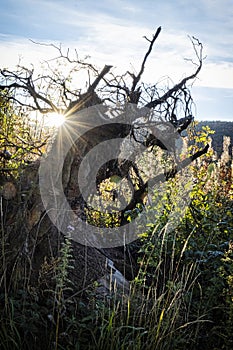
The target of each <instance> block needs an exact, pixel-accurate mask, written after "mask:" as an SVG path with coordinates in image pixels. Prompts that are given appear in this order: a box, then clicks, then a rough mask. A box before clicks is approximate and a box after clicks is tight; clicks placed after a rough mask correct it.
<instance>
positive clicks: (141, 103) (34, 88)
mask: <svg viewBox="0 0 233 350" xmlns="http://www.w3.org/2000/svg"><path fill="white" fill-rule="evenodd" d="M160 32H161V27H159V28H158V29H157V31H156V32H155V34H154V35H153V36H152V38H151V39H148V38H145V39H146V40H147V41H148V42H149V47H148V50H147V52H146V54H145V56H144V58H143V60H142V64H141V67H140V69H139V72H138V74H134V73H131V72H126V73H125V74H123V75H121V76H116V75H114V74H113V73H111V69H112V67H111V66H109V65H106V66H105V67H103V69H102V70H100V71H98V70H97V69H96V68H95V67H94V66H93V65H91V64H89V63H87V62H86V61H82V60H80V59H79V56H78V54H77V53H76V57H75V58H74V59H72V58H71V57H70V52H69V51H67V52H66V53H65V54H64V53H63V51H62V48H61V47H55V48H56V50H57V51H58V57H57V59H58V60H63V62H67V63H69V64H71V65H72V67H73V68H72V71H71V73H72V74H76V72H77V71H80V70H85V71H86V72H87V73H88V76H89V83H88V87H87V88H86V90H81V89H74V88H71V87H70V85H69V79H68V77H66V76H60V75H58V73H56V72H52V74H50V75H49V74H44V75H43V74H42V75H41V76H39V77H35V76H34V75H35V73H34V69H27V68H25V67H22V66H18V68H17V70H16V71H15V72H13V71H9V70H7V69H2V70H1V71H0V89H1V90H7V91H9V96H10V97H9V98H10V99H11V100H12V101H13V102H14V104H15V105H18V106H21V107H23V108H26V109H29V110H37V111H39V112H41V113H44V114H45V113H48V112H62V113H64V114H65V116H66V118H67V120H68V121H72V118H74V119H75V118H76V116H77V115H78V114H77V113H78V112H80V111H82V110H85V109H87V108H88V107H92V106H96V105H102V106H103V108H104V106H105V107H106V111H107V107H108V108H110V109H111V108H112V106H120V107H119V108H118V107H117V110H118V114H117V116H116V117H115V119H114V123H113V122H111V124H108V123H99V126H96V121H95V124H94V126H93V128H91V127H89V129H88V131H87V132H86V133H84V135H83V137H82V138H79V139H78V140H77V142H76V143H75V145H74V147H72V149H71V150H70V152H68V154H67V155H66V158H65V162H64V166H63V175H62V176H63V190H64V193H65V195H66V198H67V200H68V202H69V204H70V206H71V208H72V209H73V210H75V211H76V212H78V215H79V216H80V218H81V219H82V220H84V221H85V220H88V215H89V217H90V216H91V215H92V211H91V209H90V208H89V207H88V205H86V202H85V200H84V198H83V197H82V194H81V193H80V189H79V187H78V186H77V183H76V180H75V179H76V176H77V173H78V171H79V166H80V163H81V161H82V159H83V158H84V157H85V155H86V154H87V153H88V152H89V151H90V150H91V149H92V148H93V147H95V146H96V145H98V144H100V143H102V142H104V141H106V140H112V139H117V138H120V139H122V140H124V139H126V138H127V137H128V138H130V139H132V140H134V142H135V143H137V144H139V145H141V146H143V147H144V148H145V149H153V148H154V147H158V148H159V149H162V150H166V151H171V149H168V148H169V147H170V146H171V143H170V138H171V134H170V132H171V133H174V132H175V133H177V134H178V135H180V134H181V133H182V132H183V131H184V130H186V129H187V128H188V126H189V125H190V124H191V122H192V121H193V114H192V105H193V101H192V97H191V93H190V90H189V83H191V82H193V80H194V79H195V78H196V77H197V75H198V73H199V72H200V70H201V67H202V62H203V56H202V44H201V43H200V42H199V41H198V40H197V39H196V38H192V45H193V48H194V52H195V55H196V61H195V62H194V61H193V62H192V63H193V64H194V72H193V73H192V74H191V75H188V76H186V77H185V78H183V79H182V80H180V81H179V82H178V83H177V84H175V85H173V86H172V87H167V88H163V90H161V89H159V88H158V86H157V84H155V85H151V86H146V85H145V84H143V83H142V82H141V79H142V76H143V73H144V70H145V67H146V62H147V59H148V57H149V55H150V53H151V52H152V49H153V47H154V45H155V42H156V40H157V38H158V36H159V34H160ZM51 46H54V45H51ZM50 64H51V62H47V65H48V68H49V69H52V68H51V66H50ZM41 82H43V84H41ZM41 85H46V86H47V88H46V89H43V88H42V87H41ZM128 105H129V106H130V108H131V112H130V113H131V122H130V123H129V122H128V121H126V120H125V106H128ZM122 106H123V107H122ZM134 106H135V108H136V110H137V113H134V111H133V108H134ZM145 109H146V110H147V111H148V110H149V111H150V112H151V113H150V114H149V117H148V115H147V120H146V121H145V120H144V122H143V123H142V122H141V118H142V117H145V116H144V114H143V113H144V110H145ZM128 112H129V111H128ZM103 116H104V118H106V120H107V118H110V117H109V115H108V114H107V113H104V110H103V115H102V116H98V115H97V116H96V118H102V117H103ZM111 118H112V117H111ZM83 122H84V120H83ZM145 124H147V125H149V130H150V132H148V130H147V132H146V133H144V134H143V136H142V135H140V131H141V129H143V127H144V125H145ZM171 126H172V130H171V131H169V130H170V129H171ZM164 127H165V129H164ZM169 128H170V129H169ZM155 129H156V130H157V131H159V134H160V135H158V133H156V132H154V130H155ZM163 130H166V131H163ZM56 142H58V140H55V143H56ZM168 145H169V147H168ZM171 148H172V146H171ZM207 149H208V145H206V146H205V147H204V148H203V149H201V150H199V151H198V152H197V153H195V154H193V155H191V156H189V157H187V159H185V160H182V161H180V162H178V163H176V164H175V165H174V166H173V167H172V168H171V169H169V170H168V171H167V172H166V173H164V174H163V179H165V180H168V179H169V178H171V177H175V176H176V174H177V173H178V172H179V171H180V170H181V169H183V168H184V167H186V166H187V165H188V164H190V162H191V161H193V160H194V159H196V158H198V157H200V156H201V155H203V154H204V153H206V152H207ZM38 166H39V163H38V162H37V163H35V164H30V165H29V167H28V168H26V169H25V171H24V173H23V175H22V177H21V180H20V183H19V185H18V196H17V198H15V199H14V200H13V201H12V202H11V203H10V206H11V207H12V210H11V213H10V214H9V212H8V211H7V206H8V208H9V203H7V201H6V200H5V202H4V203H3V204H4V209H5V214H4V215H5V218H4V224H5V229H4V234H5V236H6V237H7V238H6V239H7V242H8V243H9V244H10V246H11V261H10V262H9V267H8V273H9V276H12V271H13V270H14V267H15V266H16V265H17V264H23V265H24V264H25V265H26V266H27V267H26V269H27V271H28V276H29V277H28V279H27V281H28V283H29V284H30V283H31V280H33V281H35V280H36V281H38V271H39V270H40V269H41V266H42V265H43V261H44V259H45V257H46V256H48V257H50V259H51V258H54V257H56V254H57V253H58V250H59V240H61V239H62V236H61V235H60V233H59V231H58V230H57V228H56V227H55V226H54V225H53V223H52V222H51V220H50V219H49V216H48V215H47V213H46V210H45V208H44V206H43V203H42V201H41V198H40V192H39V185H38ZM132 174H133V176H132ZM114 175H117V176H119V177H120V178H122V179H123V178H127V179H128V180H130V181H131V183H132V186H133V188H134V191H133V194H132V197H131V199H130V202H129V203H128V204H127V205H126V207H125V208H124V209H123V210H121V212H120V214H119V216H118V225H119V224H120V225H122V226H123V225H125V224H126V219H125V217H126V216H125V213H126V212H128V211H132V210H134V209H135V208H137V207H138V205H140V204H142V198H143V197H144V195H146V193H147V188H148V181H144V180H143V178H142V176H141V174H140V172H139V170H138V168H137V165H135V163H134V159H132V160H130V161H127V162H122V160H121V158H120V150H119V153H118V156H116V157H115V158H114V159H111V160H108V161H107V162H106V163H105V164H103V166H102V167H101V169H100V170H99V172H98V174H97V179H96V186H97V187H98V186H100V184H101V183H102V182H103V181H105V180H106V179H108V178H111V177H112V176H114ZM157 179H158V178H157ZM152 180H153V179H152ZM154 180H155V181H156V178H155V179H154ZM22 193H24V194H25V193H26V195H25V196H24V197H23V199H22ZM113 195H114V193H113ZM73 250H74V253H75V254H74V256H75V260H76V261H75V267H76V270H77V271H78V273H77V272H76V273H75V272H73V280H74V281H75V282H76V284H77V288H81V287H85V286H86V285H87V284H88V283H89V282H90V281H92V280H94V279H96V278H98V277H100V276H101V274H103V272H102V270H104V265H105V259H106V256H108V257H109V258H111V259H115V261H116V260H117V258H116V256H117V254H118V259H119V260H122V258H125V259H126V258H127V257H126V255H125V254H126V253H125V252H124V250H121V249H117V248H115V249H97V248H93V247H85V246H82V245H81V244H78V243H76V242H73ZM84 265H87V268H84ZM24 271H25V266H24ZM80 271H88V272H87V273H86V274H85V273H81V275H80Z"/></svg>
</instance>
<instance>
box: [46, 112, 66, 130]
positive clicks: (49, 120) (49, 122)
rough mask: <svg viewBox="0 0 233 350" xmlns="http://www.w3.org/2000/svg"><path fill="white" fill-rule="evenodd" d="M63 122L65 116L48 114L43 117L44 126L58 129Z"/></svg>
mask: <svg viewBox="0 0 233 350" xmlns="http://www.w3.org/2000/svg"><path fill="white" fill-rule="evenodd" d="M64 122H65V116H64V114H62V113H56V112H52V113H48V114H47V115H46V116H44V126H47V127H54V128H58V127H59V126H61V125H62V124H63V123H64Z"/></svg>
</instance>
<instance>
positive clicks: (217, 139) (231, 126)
mask: <svg viewBox="0 0 233 350" xmlns="http://www.w3.org/2000/svg"><path fill="white" fill-rule="evenodd" d="M206 125H208V126H209V127H210V129H211V130H214V131H215V133H214V134H213V135H211V137H212V140H213V143H212V146H213V148H214V150H215V151H216V152H217V154H218V156H219V155H221V154H222V151H223V137H224V136H230V138H231V145H233V122H226V121H202V122H199V124H198V125H197V129H198V130H200V129H201V128H202V127H203V126H206Z"/></svg>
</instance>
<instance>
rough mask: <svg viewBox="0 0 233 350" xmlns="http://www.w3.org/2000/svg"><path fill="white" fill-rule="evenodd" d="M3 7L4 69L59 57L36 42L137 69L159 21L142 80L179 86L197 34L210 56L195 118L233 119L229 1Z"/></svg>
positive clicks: (109, 0) (35, 2)
mask: <svg viewBox="0 0 233 350" xmlns="http://www.w3.org/2000/svg"><path fill="white" fill-rule="evenodd" d="M0 10H1V22H0V50H1V55H0V67H9V68H12V67H13V66H14V65H15V64H17V63H18V60H19V57H20V58H21V59H22V62H23V63H25V65H26V64H29V63H30V62H32V63H34V64H35V65H36V64H39V61H42V60H43V59H46V58H49V57H51V56H54V52H52V51H51V49H49V48H47V47H41V46H38V45H35V44H32V43H31V41H30V40H29V39H32V40H34V41H37V42H44V43H55V44H57V43H61V44H62V45H63V46H64V47H70V48H71V49H72V48H76V49H77V51H78V52H79V54H80V56H85V55H87V54H88V55H90V56H91V61H92V62H93V63H95V64H97V65H98V66H99V67H102V66H103V65H104V64H113V65H114V67H116V69H118V71H119V72H124V71H125V70H126V69H131V70H132V69H135V70H137V69H138V68H139V66H140V62H141V59H142V58H143V55H144V53H145V51H146V49H147V46H148V45H147V44H148V43H147V42H146V41H145V39H143V36H144V35H146V36H147V37H151V36H152V34H153V33H154V32H155V30H156V28H157V27H158V26H162V32H161V34H160V36H159V38H158V40H157V42H156V45H155V47H154V50H153V54H152V55H151V57H150V59H149V61H148V64H147V66H146V71H145V75H144V81H146V82H149V83H156V82H157V81H161V80H162V79H163V77H165V76H169V77H170V78H171V79H172V80H173V81H174V83H175V82H177V81H178V80H179V79H180V78H182V77H184V75H186V74H188V73H190V71H191V69H192V68H193V67H192V65H190V63H187V62H186V61H185V60H184V58H186V57H189V58H193V57H194V56H193V51H192V46H191V43H190V40H189V39H188V35H190V36H192V35H194V36H195V37H197V38H198V39H199V40H200V41H201V42H202V43H203V45H204V54H205V55H206V56H207V58H206V59H205V61H204V66H203V69H202V72H201V74H200V75H199V79H197V80H196V81H195V84H194V87H193V97H194V100H195V102H196V118H197V119H199V120H206V119H209V120H212V119H213V120H216V119H218V120H229V121H231V120H232V121H233V1H232V0H196V1H189V0H186V1H185V0H154V1H153V0H143V1H142V0H141V1H138V0H126V1H122V0H103V1H97V0H96V1H93V0H87V1H85V0H1V3H0Z"/></svg>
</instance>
